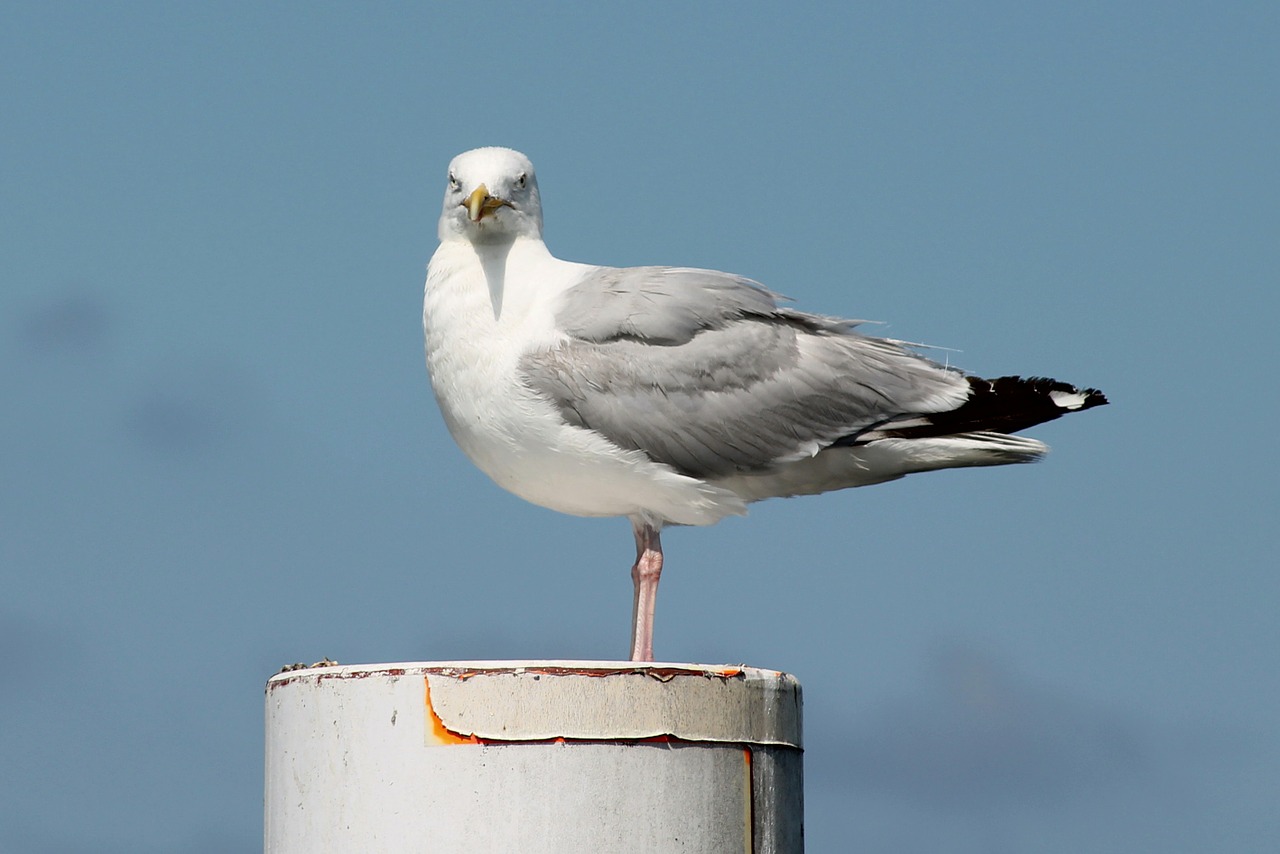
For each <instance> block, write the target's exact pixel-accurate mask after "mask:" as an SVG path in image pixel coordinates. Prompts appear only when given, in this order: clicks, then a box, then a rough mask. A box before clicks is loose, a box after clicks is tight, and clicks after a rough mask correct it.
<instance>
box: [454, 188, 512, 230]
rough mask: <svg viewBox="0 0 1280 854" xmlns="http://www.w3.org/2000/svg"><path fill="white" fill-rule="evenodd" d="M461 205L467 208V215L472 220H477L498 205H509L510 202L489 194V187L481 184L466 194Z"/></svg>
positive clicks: (494, 209)
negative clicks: (469, 193)
mask: <svg viewBox="0 0 1280 854" xmlns="http://www.w3.org/2000/svg"><path fill="white" fill-rule="evenodd" d="M462 206H463V207H464V208H466V209H467V216H469V217H471V221H472V222H479V221H480V220H482V219H484V218H485V215H486V214H491V213H493V212H494V211H496V210H497V209H498V208H500V207H503V206H506V207H511V202H508V201H507V200H506V199H499V198H497V197H496V196H491V195H489V188H488V187H486V186H485V185H484V184H481V185H480V186H479V187H476V188H475V190H474V191H473V192H472V193H471V195H469V196H467V200H466V201H465V202H463V203H462Z"/></svg>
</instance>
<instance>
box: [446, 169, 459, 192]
mask: <svg viewBox="0 0 1280 854" xmlns="http://www.w3.org/2000/svg"><path fill="white" fill-rule="evenodd" d="M449 189H450V190H461V189H462V184H460V183H458V179H457V178H456V177H454V174H453V173H452V172H450V173H449Z"/></svg>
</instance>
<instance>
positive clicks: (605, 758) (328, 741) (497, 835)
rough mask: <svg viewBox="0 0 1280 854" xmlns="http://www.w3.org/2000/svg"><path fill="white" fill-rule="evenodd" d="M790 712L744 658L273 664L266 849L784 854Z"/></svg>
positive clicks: (783, 684)
mask: <svg viewBox="0 0 1280 854" xmlns="http://www.w3.org/2000/svg"><path fill="white" fill-rule="evenodd" d="M655 689H656V690H655ZM628 697H631V699H630V701H628ZM468 704H472V705H468ZM799 708H800V694H799V686H798V685H797V684H796V682H795V680H794V679H792V678H791V677H790V676H787V675H786V674H782V673H777V672H774V671H763V670H757V669H755V668H744V667H701V666H697V665H653V666H643V665H641V666H637V665H633V664H630V663H617V664H614V663H608V662H458V663H440V664H435V663H432V664H396V665H377V666H366V667H334V668H323V669H316V670H310V671H305V670H304V671H294V672H290V673H285V674H281V675H279V676H277V677H275V678H273V679H272V680H271V681H270V682H269V683H268V686H267V763H266V783H267V797H266V836H265V841H266V850H267V851H268V852H280V854H294V852H304V851H306V852H311V851H321V850H323V851H335V852H342V851H352V852H355V851H360V852H377V851H388V852H390V851H396V852H418V851H421V852H431V851H467V852H486V851H495V852H497V851H502V852H507V851H521V852H522V854H523V852H543V851H545V852H548V854H550V852H557V854H574V852H588V851H590V852H596V851H611V852H613V851H682V850H687V851H698V852H727V851H746V852H795V851H801V850H802V846H803V841H802V834H803V831H802V810H803V806H802V803H803V801H802V793H801V764H802V763H801V761H800V714H799ZM557 710H558V713H556V711H557ZM735 727H737V730H736V731H735V729H734V728H735ZM440 748H445V749H440Z"/></svg>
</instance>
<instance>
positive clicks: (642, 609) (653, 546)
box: [631, 522, 662, 661]
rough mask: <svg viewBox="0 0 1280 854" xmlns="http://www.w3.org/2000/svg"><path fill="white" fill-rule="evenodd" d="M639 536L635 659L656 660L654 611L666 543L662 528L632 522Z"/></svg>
mask: <svg viewBox="0 0 1280 854" xmlns="http://www.w3.org/2000/svg"><path fill="white" fill-rule="evenodd" d="M632 527H633V528H634V529H635V533H636V565H635V566H633V567H631V580H632V581H633V582H634V583H635V586H636V598H635V600H634V601H633V602H632V607H631V660H632V661H653V609H654V607H655V606H656V605H657V603H658V579H659V577H661V575H662V540H661V539H659V531H660V529H659V528H654V527H652V526H650V525H646V524H644V523H643V522H632Z"/></svg>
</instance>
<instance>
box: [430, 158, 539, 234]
mask: <svg viewBox="0 0 1280 854" xmlns="http://www.w3.org/2000/svg"><path fill="white" fill-rule="evenodd" d="M517 237H534V238H539V239H540V238H541V237H542V200H541V199H540V198H539V197H538V179H537V177H536V176H534V174H533V164H532V163H530V162H529V158H527V157H525V156H524V155H523V154H521V153H520V152H518V151H512V150H511V149H510V148H476V149H473V150H471V151H467V152H464V153H462V154H459V155H458V156H457V157H455V158H453V162H452V163H450V164H449V184H448V186H447V187H445V191H444V211H443V212H442V213H441V214H440V239H441V240H442V241H443V240H450V239H458V238H461V239H463V240H469V241H471V242H473V243H495V242H503V241H510V240H514V239H515V238H517Z"/></svg>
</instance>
